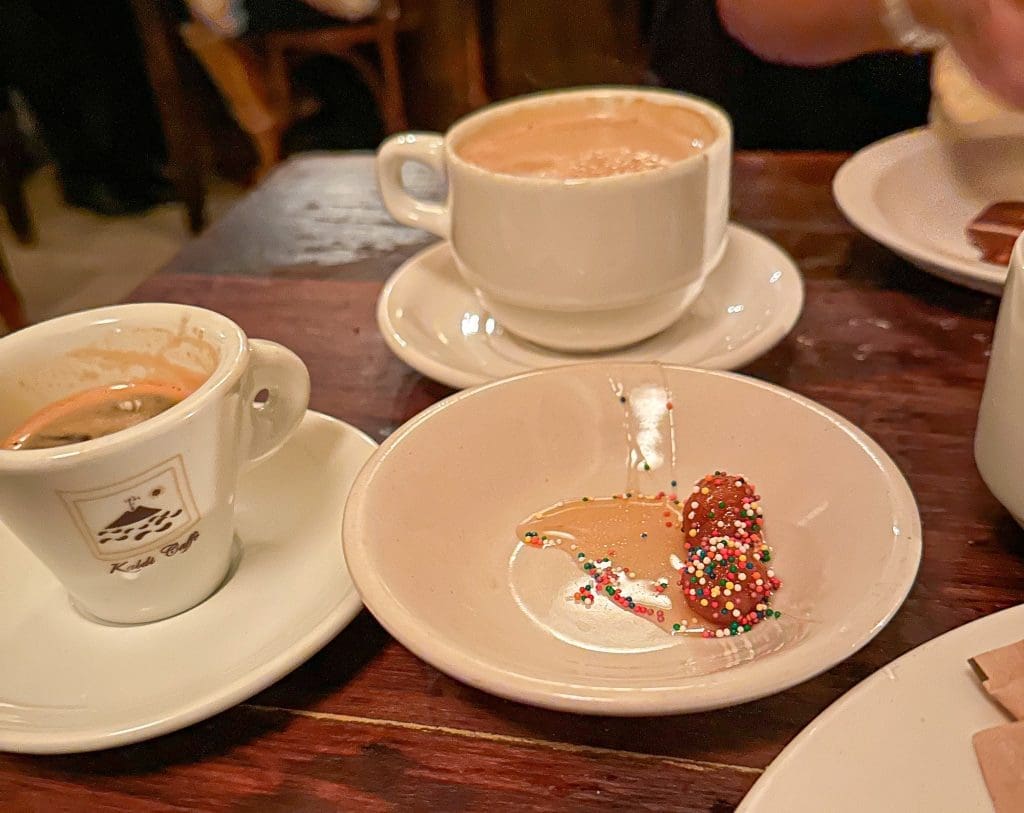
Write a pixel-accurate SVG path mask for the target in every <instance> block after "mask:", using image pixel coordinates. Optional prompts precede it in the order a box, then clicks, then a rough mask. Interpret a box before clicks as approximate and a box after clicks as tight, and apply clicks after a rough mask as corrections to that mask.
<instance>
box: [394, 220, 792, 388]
mask: <svg viewBox="0 0 1024 813" xmlns="http://www.w3.org/2000/svg"><path fill="white" fill-rule="evenodd" d="M728 230H729V236H730V238H732V237H734V236H736V235H738V234H739V235H742V236H743V237H744V238H749V239H752V240H754V241H755V242H757V243H759V244H760V247H761V248H765V249H769V250H773V251H776V252H778V253H779V254H781V255H782V256H783V257H784V258H785V260H786V261H787V263H788V264H789V266H790V268H789V270H790V271H791V274H790V276H791V277H792V281H791V284H792V285H793V286H794V288H795V296H793V297H792V298H791V299H788V300H782V306H781V307H780V308H779V318H778V320H776V321H775V322H773V323H772V324H771V325H769V327H768V328H767V329H765V330H764V331H762V332H760V333H757V334H755V336H754V338H752V339H751V340H750V341H748V342H746V343H744V344H743V345H742V346H741V347H740V348H738V349H734V350H731V351H726V352H725V353H719V354H718V355H716V356H712V357H711V360H712V361H713V362H714V364H715V365H716V366H713V367H708V368H697V369H709V370H734V369H739V368H741V367H745V366H746V365H748V364H750V363H752V362H753V361H755V360H756V359H758V358H760V357H761V356H763V355H764V354H765V353H767V352H768V351H769V350H771V349H772V348H774V347H775V346H776V345H777V344H778V343H779V342H781V341H782V340H783V339H784V338H785V337H786V336H788V335H789V334H790V333H791V332H792V330H793V328H794V327H795V326H796V323H797V322H798V321H799V320H800V316H801V314H802V313H803V309H804V301H805V299H806V285H805V283H804V277H803V272H802V271H801V270H800V266H799V264H798V263H797V261H796V260H795V259H794V258H793V257H792V256H791V255H790V254H789V252H788V251H786V250H785V249H784V248H783V247H782V246H780V245H779V244H778V243H777V242H776V241H774V240H772V239H771V238H770V237H768V236H767V235H765V234H762V233H761V232H759V231H757V230H755V229H752V228H749V227H747V226H744V225H741V224H740V223H737V222H735V221H729V224H728ZM450 250H451V249H450V244H449V241H447V240H439V241H437V242H435V243H432V244H431V245H429V246H427V247H425V248H422V249H420V250H419V251H417V252H416V253H415V254H413V255H412V256H411V257H409V258H408V259H407V260H405V262H403V263H402V264H401V265H400V266H399V267H398V268H397V269H396V270H395V271H394V272H393V273H392V274H391V276H389V277H388V279H387V282H385V283H384V287H383V288H382V289H381V292H380V295H379V296H378V298H377V306H376V319H377V329H378V330H379V331H380V333H381V335H382V336H383V338H384V343H385V344H387V346H388V349H390V350H391V352H392V353H394V354H395V355H396V356H397V357H398V358H399V359H400V360H401V361H403V362H405V363H406V364H408V365H409V366H410V367H412V368H413V369H414V370H416V371H417V372H419V373H421V374H423V375H426V376H428V377H429V378H431V379H433V380H435V381H438V382H440V383H442V384H444V385H445V386H448V387H452V388H453V389H466V388H469V387H476V386H480V385H482V384H487V383H490V382H493V381H499V380H501V379H502V378H504V377H505V376H500V377H497V378H494V377H490V376H487V375H486V374H483V373H474V372H472V371H469V370H466V369H464V368H461V367H455V366H452V365H450V364H445V363H442V362H440V361H436V360H435V359H432V358H430V356H428V355H427V354H425V353H423V352H421V351H420V350H418V349H417V348H416V347H415V346H414V345H411V344H409V343H408V342H407V341H405V340H404V339H403V338H402V334H401V331H400V330H399V329H398V327H397V326H396V325H395V323H394V322H393V321H392V319H391V313H390V308H389V303H390V301H391V299H392V297H393V296H394V290H395V288H397V287H398V286H399V285H400V284H401V283H402V281H403V280H404V278H405V277H406V276H408V275H410V274H413V273H417V272H418V271H419V266H421V265H423V264H426V263H428V262H432V261H434V260H435V255H436V256H440V255H442V254H444V253H446V252H450ZM727 250H728V249H727ZM698 301H699V297H698ZM652 338H653V337H652ZM645 341H649V340H645ZM639 344H641V345H642V344H643V342H640V343H639ZM617 352H618V351H616V350H610V351H607V352H606V353H601V354H596V355H594V356H588V357H585V358H581V359H580V360H579V361H576V362H573V361H572V357H571V356H569V355H567V356H566V358H565V361H564V363H563V364H559V365H555V366H552V367H541V368H532V369H530V370H522V371H520V372H518V373H514V374H513V375H522V374H523V373H526V372H532V371H533V370H538V369H555V367H561V366H567V365H568V364H570V363H576V364H588V363H590V362H591V361H593V360H594V359H598V360H601V359H603V360H606V361H608V362H609V363H624V364H625V363H630V362H629V361H616V360H615V358H614V355H615V354H616V353H617ZM652 361H653V359H652ZM638 363H642V364H643V363H649V362H638ZM686 366H692V365H686Z"/></svg>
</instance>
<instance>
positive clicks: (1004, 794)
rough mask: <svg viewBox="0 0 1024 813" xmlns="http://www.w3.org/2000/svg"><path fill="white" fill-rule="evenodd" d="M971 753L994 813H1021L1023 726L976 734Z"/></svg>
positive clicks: (1023, 797)
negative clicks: (983, 781)
mask: <svg viewBox="0 0 1024 813" xmlns="http://www.w3.org/2000/svg"><path fill="white" fill-rule="evenodd" d="M974 753H975V754H976V755H977V757H978V764H979V765H980V766H981V774H982V776H984V777H985V786H986V787H987V788H988V795H989V796H991V797H992V805H993V807H995V809H996V813H1020V811H1021V810H1024V723H1009V724H1008V725H1001V726H996V727H995V728H987V729H985V730H984V731H979V732H978V733H977V734H975V735H974Z"/></svg>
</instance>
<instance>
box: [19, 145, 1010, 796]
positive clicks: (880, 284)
mask: <svg viewBox="0 0 1024 813" xmlns="http://www.w3.org/2000/svg"><path fill="white" fill-rule="evenodd" d="M842 159H843V156H841V155H826V154H792V155H770V154H746V155H741V156H739V157H738V158H737V161H736V178H735V194H734V197H735V217H736V219H737V220H739V221H740V222H742V223H745V224H747V225H749V226H751V227H753V228H755V229H758V230H760V231H762V232H764V233H765V234H768V235H770V236H771V237H772V238H774V239H775V240H777V241H779V242H780V243H781V244H782V245H783V246H784V247H785V248H786V249H787V250H789V251H790V252H792V254H793V255H794V256H795V257H796V258H797V260H798V261H799V263H800V266H801V268H802V269H803V271H804V273H805V275H806V278H807V304H806V307H805V310H804V314H803V317H802V318H801V320H800V322H799V324H798V325H797V326H796V328H795V329H794V330H793V332H792V334H791V335H790V336H789V337H788V338H787V339H785V340H784V341H783V342H782V343H781V344H780V345H779V346H778V347H776V348H775V349H774V350H773V351H771V352H770V353H769V354H768V355H767V356H765V357H764V358H762V359H760V360H759V361H757V362H755V363H754V364H752V365H751V366H750V367H748V368H747V369H746V370H745V372H747V373H748V374H750V375H753V376H757V377H759V378H763V379H766V380H768V381H773V382H775V383H778V384H781V385H782V386H785V387H788V388H790V389H793V390H795V391H797V392H800V393H802V394H804V395H807V396H810V397H811V398H814V399H816V400H817V401H820V402H821V403H823V404H825V405H827V406H829V407H831V408H832V409H835V410H836V411H838V412H839V413H841V414H843V415H845V416H846V417H847V418H849V419H850V420H852V421H854V422H855V423H856V424H858V425H859V426H861V427H863V428H864V429H865V430H866V431H867V432H868V433H869V434H871V435H872V436H873V437H875V438H876V439H877V440H878V441H879V442H880V443H881V444H882V446H884V447H885V449H886V450H887V451H888V452H889V453H890V454H891V455H892V456H893V458H894V459H895V460H896V462H897V463H898V464H899V465H900V467H901V468H902V469H903V471H904V472H905V473H906V475H907V477H908V479H909V481H910V484H911V486H912V488H913V490H914V493H915V494H916V496H917V499H918V502H919V504H920V508H921V515H922V518H923V520H924V528H925V533H924V560H923V562H922V564H921V571H920V574H919V576H918V580H917V584H916V586H915V587H914V589H913V591H912V592H911V594H910V597H909V598H908V600H907V602H906V604H905V605H904V607H903V608H902V610H900V612H899V613H898V614H897V615H896V617H895V618H894V619H893V620H892V622H891V623H890V624H889V625H888V626H887V627H886V628H885V629H884V630H883V631H882V632H881V633H880V634H879V636H878V637H877V638H876V639H875V640H874V641H872V642H871V643H870V644H868V645H867V646H866V647H865V648H864V649H863V650H862V651H861V652H859V653H858V654H856V655H855V656H853V657H852V658H850V659H849V660H847V661H846V662H844V663H841V664H840V665H838V666H836V667H835V668H833V669H831V670H829V671H828V672H826V673H825V674H823V675H822V676H820V677H818V678H816V679H814V680H811V681H808V682H807V683H805V684H803V685H801V686H798V687H796V688H794V689H791V690H789V691H787V692H783V693H782V694H780V695H777V696H775V697H771V698H768V699H766V700H762V701H759V702H756V703H752V704H748V705H744V706H740V707H738V708H733V709H728V710H725V711H719V712H714V713H709V714H696V715H690V716H686V717H669V718H659V719H632V720H629V719H626V720H622V719H602V718H588V717H581V716H574V715H570V714H560V713H554V712H549V711H542V710H538V709H534V708H529V707H527V706H522V705H518V704H516V703H512V702H508V701H504V700H499V699H497V698H494V697H490V696H488V695H486V694H483V693H481V692H479V691H476V690H474V689H471V688H468V687H466V686H463V685H462V684H460V683H457V682H456V681H454V680H451V679H449V678H447V677H445V676H444V675H442V674H440V673H438V672H437V671H435V670H434V669H433V668H431V667H430V666H427V665H426V664H425V663H423V662H422V661H420V660H418V659H417V658H415V657H413V656H412V655H411V654H410V653H409V652H408V651H407V650H406V649H405V648H404V647H402V646H401V645H400V644H398V643H396V642H395V641H394V640H392V639H391V638H390V637H389V636H388V635H387V634H386V633H385V632H384V631H383V630H382V629H381V627H380V626H379V625H378V624H377V623H376V622H375V621H374V619H373V618H371V617H370V616H369V615H368V614H367V613H365V612H364V613H363V614H362V615H360V616H359V617H358V618H357V619H356V621H355V622H354V623H353V624H351V626H349V627H348V628H347V629H346V630H344V631H343V632H342V633H341V634H340V635H339V636H338V637H337V638H336V639H335V640H334V641H333V642H331V643H330V644H328V645H327V646H326V647H325V648H324V650H323V651H322V652H321V653H320V654H319V655H317V656H315V657H314V658H312V660H310V661H309V663H307V664H306V665H305V666H303V667H301V668H299V669H298V670H296V671H295V672H294V673H293V674H292V675H290V676H288V677H286V678H285V679H283V680H282V681H280V682H279V683H278V684H277V685H275V686H273V687H271V688H270V689H268V690H267V691H265V692H263V693H262V694H260V695H258V696H256V697H254V698H253V699H252V700H251V701H249V702H247V703H243V704H242V705H240V706H238V707H237V708H235V709H232V710H230V711H228V712H225V713H224V714H221V715H219V716H218V717H215V718H214V719H212V720H209V721H207V722H205V723H202V724H199V725H196V726H194V727H192V728H190V729H187V730H185V731H182V732H180V733H178V734H173V735H170V736H167V737H163V738H160V739H158V740H155V741H152V742H149V743H145V744H142V745H137V746H133V747H126V748H119V749H116V750H112V751H107V752H102V753H96V754H86V755H81V756H69V757H59V758H54V757H50V758H36V757H23V756H3V757H0V800H2V801H0V805H3V806H8V805H9V806H11V807H15V808H21V809H34V810H50V809H55V808H87V807H88V808H90V809H94V810H95V809H115V808H116V809H142V808H146V809H155V810H179V809H183V808H193V807H198V808H204V809H218V810H227V809H231V810H260V811H262V810H316V811H321V810H333V809H339V808H341V809H345V808H348V809H352V808H357V809H367V810H399V809H427V808H429V809H436V810H487V809H490V808H495V807H502V806H513V805H514V806H516V807H517V808H518V809H573V810H596V809H611V810H614V809H623V810H637V809H640V810H648V809H649V810H683V811H725V810H731V809H732V808H733V807H734V806H735V805H736V804H737V803H738V802H739V800H740V799H741V798H742V797H743V794H744V793H745V792H746V791H747V789H748V788H749V787H750V786H751V784H753V782H754V781H755V780H756V779H757V778H758V776H759V775H760V774H761V772H762V770H763V769H764V768H765V766H766V765H767V764H768V763H769V762H770V761H771V759H772V758H773V757H774V756H775V755H776V754H778V753H779V751H780V750H781V749H782V747H783V746H784V745H785V744H786V743H787V742H788V741H789V740H790V739H791V738H792V737H793V736H795V735H796V734H797V732H799V731H800V729H802V728H803V727H804V726H805V725H807V723H809V722H810V721H811V720H812V719H813V718H814V716H815V715H816V714H818V713H819V712H820V711H821V710H822V709H824V708H825V707H826V706H827V705H829V704H830V703H831V702H833V701H834V700H835V699H836V698H838V697H839V696H840V695H841V694H843V693H844V692H846V691H847V690H848V689H850V688H851V687H853V686H854V685H855V684H856V683H857V682H858V681H860V680H862V679H863V678H865V677H866V676H867V675H869V674H870V673H871V672H873V671H874V670H876V669H878V668H879V667H880V666H882V665H883V664H886V663H888V662H889V661H891V660H892V659H894V658H896V657H897V656H899V655H901V654H902V653H904V652H906V651H907V650H909V649H911V648H912V647H915V646H917V645H918V644H921V643H923V642H925V641H927V640H929V639H930V638H933V637H935V636H936V635H939V634H941V633H943V632H945V631H947V630H950V629H952V628H954V627H957V626H959V625H961V624H964V623H966V622H968V621H971V620H973V619H975V618H978V617H980V616H982V615H985V614H987V613H991V612H994V611H996V610H999V609H1002V608H1005V607H1009V606H1011V605H1013V604H1016V603H1018V602H1019V601H1020V599H1021V596H1022V595H1024V560H1022V553H1024V534H1022V532H1021V530H1020V529H1019V528H1018V527H1017V525H1016V524H1015V523H1014V522H1013V520H1012V519H1011V518H1010V517H1009V515H1008V514H1007V513H1006V512H1005V511H1004V510H1003V509H1002V508H1001V507H1000V506H999V504H998V503H997V502H996V501H995V499H993V498H992V497H991V496H990V495H989V493H988V491H987V490H986V489H985V487H984V485H983V484H982V482H981V480H980V479H979V477H978V474H977V472H976V470H975V467H974V461H973V456H972V451H971V447H972V438H973V434H974V426H975V414H976V410H977V406H978V401H979V397H980V394H981V387H982V381H983V378H984V374H985V367H986V363H987V357H988V353H989V346H990V341H991V335H992V326H993V320H994V317H995V314H996V307H997V302H996V300H995V299H993V298H992V297H988V296H983V295H981V294H976V293H972V292H970V291H966V290H962V289H959V288H956V287H953V286H951V285H948V284H946V283H944V282H940V281H938V280H935V279H933V278H931V277H929V276H926V275H924V274H923V273H921V272H919V271H916V270H914V269H913V268H911V267H910V266H908V265H906V264H905V263H903V262H902V261H900V260H898V259H897V258H895V257H894V256H893V255H892V254H890V253H889V252H888V251H886V250H884V249H882V248H881V247H879V246H877V245H875V244H874V243H872V242H871V241H870V240H868V239H867V238H865V237H862V236H860V235H858V234H857V233H855V232H854V231H853V229H852V228H851V227H850V226H848V225H847V224H846V223H845V221H844V220H843V219H842V217H841V216H840V215H839V213H838V212H837V211H836V209H835V206H834V205H833V203H832V199H831V193H830V181H831V178H832V175H833V174H834V172H835V170H836V169H837V167H838V166H839V164H840V163H841V161H842ZM425 242H426V238H425V237H424V236H423V235H421V234H419V233H416V232H412V231H410V230H407V229H403V228H400V227H397V226H394V225H393V224H391V223H390V221H389V219H388V218H387V216H386V215H385V214H384V213H383V212H382V211H381V210H380V208H379V204H378V203H377V199H376V192H375V189H374V185H373V180H372V162H371V159H370V158H369V157H366V156H357V157H351V156H310V157H303V158H299V159H296V160H293V161H292V162H290V163H288V164H286V165H284V166H283V167H281V168H280V169H279V170H278V171H277V172H276V173H275V174H274V175H272V176H271V177H270V178H269V179H268V180H267V181H266V182H265V183H264V184H263V185H262V186H261V187H260V188H258V189H256V190H255V191H254V192H253V193H252V194H251V195H250V196H249V197H248V198H246V199H245V200H243V201H242V202H241V203H240V204H239V205H238V206H237V207H236V208H235V209H234V210H232V211H231V212H230V213H229V214H228V215H227V216H226V217H225V218H224V219H223V220H222V221H220V222H219V223H217V224H216V225H214V226H213V228H211V229H210V231H209V232H207V233H206V235H205V236H204V237H202V238H201V239H200V240H199V241H198V242H196V243H194V244H192V245H190V246H189V247H188V248H187V249H186V250H185V251H183V252H182V254H181V255H180V256H179V257H178V258H177V259H176V260H175V261H174V262H172V263H171V265H170V267H169V268H168V269H167V271H166V272H165V273H162V274H159V275H157V276H156V277H154V278H153V279H151V280H149V281H148V282H146V283H145V284H144V285H143V286H142V287H141V288H140V289H139V290H138V291H137V292H136V293H135V295H134V297H133V298H134V299H136V300H168V301H175V302H186V303H191V304H196V305H202V306H205V307H209V308H215V309H217V310H220V311H223V312H224V313H226V314H227V315H228V316H230V317H231V318H232V319H235V320H237V321H238V323H239V324H241V325H242V327H243V328H244V329H245V330H246V331H248V332H249V333H250V334H251V335H253V336H262V337H266V338H270V339H276V340H278V341H280V342H284V343H285V344H287V345H289V346H290V347H292V348H293V349H294V350H295V351H296V352H297V353H298V354H299V355H300V356H302V358H303V359H304V360H305V362H306V364H307V365H308V366H309V369H310V372H311V374H312V379H313V393H312V403H311V406H312V407H313V408H314V409H318V410H322V411H324V412H327V413H330V414H332V415H337V416H339V417H341V418H344V419H346V420H348V421H350V422H352V423H354V424H355V425H356V426H358V427H360V428H362V429H364V430H366V431H367V432H369V433H370V434H371V435H372V436H374V437H376V438H384V437H386V436H387V435H388V434H389V433H390V432H392V431H393V430H394V429H395V427H396V426H398V425H399V424H401V423H402V422H403V421H405V420H407V419H408V418H410V417H412V416H413V415H414V414H416V413H417V412H418V411H420V410H422V409H423V408H424V407H426V406H427V405H428V404H430V403H432V402H433V401H435V400H437V399H439V398H441V397H442V396H444V395H446V394H448V392H449V390H448V389H446V388H445V387H443V386H441V385H439V384H436V383H433V382H431V381H429V380H427V379H425V378H423V377H422V376H420V375H419V374H417V373H415V372H413V371H412V370H410V369H409V368H408V367H406V366H405V365H404V364H402V363H401V362H399V361H398V360H397V359H395V358H394V357H393V356H391V354H390V353H389V352H388V350H387V349H386V348H385V346H384V342H383V340H382V339H381V337H380V336H379V335H378V333H377V330H376V327H375V324H374V316H373V312H374V303H375V301H376V297H377V293H378V291H379V289H380V287H381V283H382V281H383V280H384V278H385V277H386V276H387V275H388V274H389V273H390V272H391V271H393V270H394V269H395V267H396V266H397V265H398V264H399V262H400V261H401V260H403V259H404V258H405V257H407V256H409V255H410V254H411V253H413V252H414V251H416V250H417V249H418V248H420V247H421V246H422V245H423V244H424V243H425ZM837 530H838V531H840V532H841V529H837Z"/></svg>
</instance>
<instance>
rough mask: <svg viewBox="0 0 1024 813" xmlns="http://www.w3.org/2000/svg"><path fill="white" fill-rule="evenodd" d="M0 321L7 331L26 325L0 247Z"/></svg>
mask: <svg viewBox="0 0 1024 813" xmlns="http://www.w3.org/2000/svg"><path fill="white" fill-rule="evenodd" d="M0 319H3V321H4V323H5V324H6V326H7V329H8V330H19V329H20V328H23V327H25V325H27V324H28V321H27V320H26V319H25V311H24V310H23V309H22V307H21V299H20V297H19V296H18V293H17V292H16V291H15V290H14V286H13V285H12V284H11V280H10V276H9V275H8V271H7V259H6V257H5V256H4V250H3V247H2V246H0Z"/></svg>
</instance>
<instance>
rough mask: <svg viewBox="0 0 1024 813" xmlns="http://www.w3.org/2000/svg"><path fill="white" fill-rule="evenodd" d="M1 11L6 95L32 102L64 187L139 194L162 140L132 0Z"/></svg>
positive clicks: (22, 3) (17, 2) (25, 4)
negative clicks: (90, 186)
mask: <svg viewBox="0 0 1024 813" xmlns="http://www.w3.org/2000/svg"><path fill="white" fill-rule="evenodd" d="M0 14H2V18H0V92H6V91H7V90H9V89H14V90H17V91H18V92H19V93H20V94H21V95H22V97H23V98H24V99H25V101H26V102H27V103H28V105H29V107H30V108H31V110H32V112H33V114H34V115H35V117H36V119H37V121H38V123H39V126H40V129H41V131H42V135H43V139H44V141H45V143H46V147H47V149H48V150H49V152H50V154H51V156H52V157H53V159H54V161H55V163H56V164H57V167H58V170H59V174H60V177H61V180H62V182H63V183H64V184H65V187H66V188H67V187H69V186H77V185H79V184H93V183H101V184H104V185H106V186H107V187H109V189H110V190H112V191H113V194H115V195H120V196H123V197H132V196H133V195H134V194H135V193H136V192H139V194H140V195H141V194H142V190H143V189H144V188H147V187H148V186H150V185H151V184H152V183H153V182H154V174H155V171H156V169H155V168H156V167H158V166H159V164H160V163H161V162H162V160H163V139H162V135H161V132H160V124H159V119H158V117H157V115H156V111H155V107H154V104H153V99H152V96H151V92H150V88H149V82H148V80H147V76H146V71H145V65H144V62H143V59H142V54H141V49H140V46H139V40H138V37H137V35H136V32H135V26H134V18H133V16H132V14H131V10H130V9H129V7H128V4H127V2H126V0H96V1H95V2H90V3H56V4H55V3H53V2H52V0H4V2H3V10H2V12H0Z"/></svg>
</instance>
